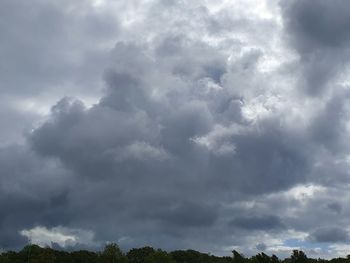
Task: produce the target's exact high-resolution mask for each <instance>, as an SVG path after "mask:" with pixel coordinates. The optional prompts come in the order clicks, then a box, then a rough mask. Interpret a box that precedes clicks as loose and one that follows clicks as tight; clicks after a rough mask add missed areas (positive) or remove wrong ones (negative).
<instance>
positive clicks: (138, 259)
mask: <svg viewBox="0 0 350 263" xmlns="http://www.w3.org/2000/svg"><path fill="white" fill-rule="evenodd" d="M154 252H155V250H154V249H153V248H152V247H143V248H133V249H131V250H130V251H129V252H128V253H127V254H126V257H127V258H128V261H129V263H143V262H145V259H146V258H147V257H148V256H149V255H151V254H153V253H154Z"/></svg>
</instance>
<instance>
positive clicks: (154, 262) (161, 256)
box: [144, 249, 176, 263]
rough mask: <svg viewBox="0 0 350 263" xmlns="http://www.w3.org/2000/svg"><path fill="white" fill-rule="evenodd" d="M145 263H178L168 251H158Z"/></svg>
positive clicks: (149, 256)
mask: <svg viewBox="0 0 350 263" xmlns="http://www.w3.org/2000/svg"><path fill="white" fill-rule="evenodd" d="M144 262H145V263H176V262H175V261H174V260H173V258H172V256H171V255H170V254H168V253H167V252H166V251H163V250H160V249H158V250H157V251H155V252H154V253H152V254H150V255H148V256H147V257H146V258H145V261H144Z"/></svg>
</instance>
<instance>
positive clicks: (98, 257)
mask: <svg viewBox="0 0 350 263" xmlns="http://www.w3.org/2000/svg"><path fill="white" fill-rule="evenodd" d="M229 262H230V263H326V262H327V263H350V257H349V256H348V257H347V258H335V259H331V260H324V259H311V258H308V257H307V256H306V254H305V253H304V252H303V251H301V250H293V251H292V253H291V256H290V257H289V258H286V259H283V260H281V259H279V258H278V257H277V256H275V255H272V256H268V255H266V254H265V253H259V254H257V255H255V256H253V257H250V258H246V257H244V256H243V255H242V254H240V253H239V252H237V251H236V250H234V251H232V256H231V257H228V256H227V257H218V256H214V255H210V254H205V253H201V252H198V251H195V250H176V251H172V252H166V251H163V250H160V249H158V250H155V249H153V248H152V247H143V248H133V249H131V250H129V251H128V252H127V253H123V252H122V250H121V249H120V248H119V247H118V245H117V244H114V243H112V244H108V245H106V247H105V248H104V250H103V251H101V252H92V251H87V250H80V251H73V252H68V251H62V250H55V249H52V248H49V247H46V248H42V247H39V246H37V245H28V246H25V247H24V248H23V249H22V250H20V251H18V252H15V251H7V252H3V253H2V254H1V255H0V263H229Z"/></svg>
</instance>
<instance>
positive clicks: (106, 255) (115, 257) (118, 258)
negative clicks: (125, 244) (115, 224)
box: [99, 243, 128, 263]
mask: <svg viewBox="0 0 350 263" xmlns="http://www.w3.org/2000/svg"><path fill="white" fill-rule="evenodd" d="M99 261H100V262H103V263H127V262H128V259H127V257H126V256H125V255H124V254H123V252H122V250H121V249H120V248H119V246H118V245H117V244H116V243H111V244H108V245H106V246H105V248H104V250H103V252H102V253H101V255H100V259H99Z"/></svg>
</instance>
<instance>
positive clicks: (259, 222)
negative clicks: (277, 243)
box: [229, 215, 285, 230]
mask: <svg viewBox="0 0 350 263" xmlns="http://www.w3.org/2000/svg"><path fill="white" fill-rule="evenodd" d="M229 225H230V226H233V227H239V228H243V229H246V230H273V229H281V228H285V226H284V224H283V223H282V221H281V219H280V218H279V217H278V216H274V215H269V216H251V217H249V216H244V217H237V218H235V219H233V220H231V221H230V222H229Z"/></svg>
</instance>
